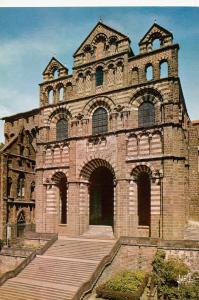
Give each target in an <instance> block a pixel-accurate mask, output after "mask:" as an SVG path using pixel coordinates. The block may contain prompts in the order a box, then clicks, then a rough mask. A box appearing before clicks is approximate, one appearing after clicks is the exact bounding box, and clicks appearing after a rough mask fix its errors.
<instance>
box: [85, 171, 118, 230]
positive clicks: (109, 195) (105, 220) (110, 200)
mask: <svg viewBox="0 0 199 300" xmlns="http://www.w3.org/2000/svg"><path fill="white" fill-rule="evenodd" d="M89 192H90V216H89V218H90V220H89V223H90V225H109V226H113V223H114V222H113V221H114V186H113V174H112V172H111V171H110V170H109V169H108V168H106V167H104V166H100V167H98V168H96V169H95V170H94V171H93V172H92V174H91V176H90V191H89Z"/></svg>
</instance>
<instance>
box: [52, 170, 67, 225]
mask: <svg viewBox="0 0 199 300" xmlns="http://www.w3.org/2000/svg"><path fill="white" fill-rule="evenodd" d="M52 181H53V182H54V183H55V185H56V186H57V188H58V192H59V223H60V224H67V178H66V175H65V174H64V173H63V172H57V173H55V174H54V175H53V177H52Z"/></svg>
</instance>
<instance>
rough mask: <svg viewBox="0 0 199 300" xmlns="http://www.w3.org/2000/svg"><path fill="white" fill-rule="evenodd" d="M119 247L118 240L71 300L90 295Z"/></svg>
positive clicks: (80, 299)
mask: <svg viewBox="0 0 199 300" xmlns="http://www.w3.org/2000/svg"><path fill="white" fill-rule="evenodd" d="M120 247H121V243H120V240H118V241H117V242H116V243H115V245H114V247H113V248H112V250H111V252H110V253H109V255H107V256H105V257H104V258H103V259H102V261H101V262H100V263H99V265H98V266H97V269H96V270H95V272H94V273H93V274H92V275H91V277H90V279H89V280H88V281H87V282H85V283H84V284H83V285H82V286H81V287H80V288H79V289H78V291H77V292H76V294H75V295H74V296H73V298H72V300H82V299H84V297H85V296H86V295H87V294H89V293H91V292H92V290H93V288H94V286H95V284H96V283H97V281H98V279H99V278H100V276H101V275H102V273H103V271H104V270H105V269H106V268H107V267H108V266H109V265H110V264H111V263H112V261H113V259H114V258H115V256H116V254H117V253H118V251H119V249H120Z"/></svg>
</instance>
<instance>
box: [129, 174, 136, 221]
mask: <svg viewBox="0 0 199 300" xmlns="http://www.w3.org/2000/svg"><path fill="white" fill-rule="evenodd" d="M135 214H137V184H136V182H135V181H133V180H131V181H130V184H129V215H135Z"/></svg>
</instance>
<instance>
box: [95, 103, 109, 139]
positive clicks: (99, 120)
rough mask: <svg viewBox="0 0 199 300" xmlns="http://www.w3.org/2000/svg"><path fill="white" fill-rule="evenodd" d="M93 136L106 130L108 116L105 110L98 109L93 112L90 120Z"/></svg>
mask: <svg viewBox="0 0 199 300" xmlns="http://www.w3.org/2000/svg"><path fill="white" fill-rule="evenodd" d="M92 127H93V134H100V133H105V132H107V130H108V114H107V111H106V109H104V108H103V107H99V108H97V109H96V110H95V112H94V114H93V119H92Z"/></svg>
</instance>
